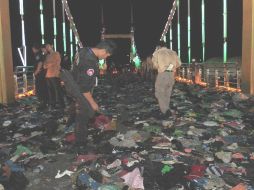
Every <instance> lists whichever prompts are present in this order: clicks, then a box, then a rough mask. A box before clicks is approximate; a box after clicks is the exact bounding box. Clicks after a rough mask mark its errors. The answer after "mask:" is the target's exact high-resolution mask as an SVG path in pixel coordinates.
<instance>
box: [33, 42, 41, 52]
mask: <svg viewBox="0 0 254 190" xmlns="http://www.w3.org/2000/svg"><path fill="white" fill-rule="evenodd" d="M32 51H33V53H37V52H39V51H40V45H39V44H33V46H32Z"/></svg>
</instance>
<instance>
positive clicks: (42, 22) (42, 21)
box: [40, 0, 45, 44]
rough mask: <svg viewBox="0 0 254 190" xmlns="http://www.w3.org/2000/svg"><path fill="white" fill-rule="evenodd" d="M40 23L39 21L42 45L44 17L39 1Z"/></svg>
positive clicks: (41, 3) (43, 41)
mask: <svg viewBox="0 0 254 190" xmlns="http://www.w3.org/2000/svg"><path fill="white" fill-rule="evenodd" d="M40 21H41V43H42V44H44V43H45V40H44V16H43V2H42V0H40Z"/></svg>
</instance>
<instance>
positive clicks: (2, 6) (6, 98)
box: [0, 0, 15, 104]
mask: <svg viewBox="0 0 254 190" xmlns="http://www.w3.org/2000/svg"><path fill="white" fill-rule="evenodd" d="M13 76H14V75H13V60H12V47H11V30H10V14H9V0H0V103H2V104H9V103H12V102H14V101H15V94H14V77H13Z"/></svg>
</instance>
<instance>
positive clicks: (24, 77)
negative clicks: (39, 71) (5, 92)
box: [14, 66, 35, 98]
mask: <svg viewBox="0 0 254 190" xmlns="http://www.w3.org/2000/svg"><path fill="white" fill-rule="evenodd" d="M33 69H34V68H33V66H26V67H25V66H17V67H16V68H15V70H14V81H15V96H16V98H19V97H22V96H26V95H31V94H33V93H34V86H35V85H34V84H35V80H34V75H33Z"/></svg>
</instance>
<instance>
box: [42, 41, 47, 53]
mask: <svg viewBox="0 0 254 190" xmlns="http://www.w3.org/2000/svg"><path fill="white" fill-rule="evenodd" d="M41 51H42V53H43V54H44V55H46V54H47V49H46V45H45V44H43V45H42V46H41Z"/></svg>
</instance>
